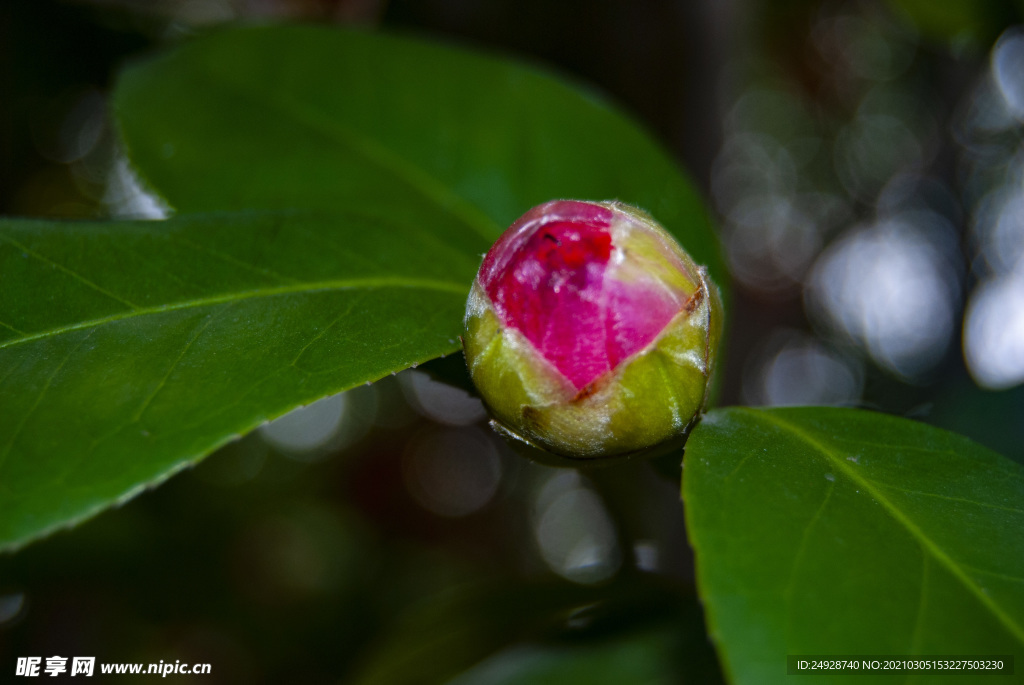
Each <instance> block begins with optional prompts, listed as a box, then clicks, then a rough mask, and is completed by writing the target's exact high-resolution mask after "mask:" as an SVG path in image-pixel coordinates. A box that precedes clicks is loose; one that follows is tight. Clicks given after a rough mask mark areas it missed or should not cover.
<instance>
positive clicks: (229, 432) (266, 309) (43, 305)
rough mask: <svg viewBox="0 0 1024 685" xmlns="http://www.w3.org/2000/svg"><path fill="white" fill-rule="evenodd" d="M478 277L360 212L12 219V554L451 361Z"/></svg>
mask: <svg viewBox="0 0 1024 685" xmlns="http://www.w3.org/2000/svg"><path fill="white" fill-rule="evenodd" d="M475 268H476V264H475V260H474V259H473V258H472V257H471V256H468V255H465V254H463V253H460V252H458V251H456V250H453V249H451V248H448V247H447V246H445V245H443V244H441V243H439V242H438V241H436V240H435V239H434V238H433V237H432V236H429V235H424V234H421V233H417V232H415V231H409V230H406V229H404V228H403V227H401V226H391V225H387V224H384V223H382V222H381V221H380V220H378V219H368V218H366V217H361V216H358V215H328V214H299V213H294V212H292V213H285V212H276V213H274V212H263V213H248V214H242V213H239V214H235V215H230V216H229V215H218V216H208V217H189V218H179V219H173V220H171V221H167V222H123V223H95V224H92V223H82V224H71V223H54V222H46V221H18V220H0V274H3V283H2V287H0V426H3V431H2V432H0V484H2V486H3V487H2V488H0V548H10V547H17V546H20V545H22V544H24V543H25V542H27V541H28V540H31V539H32V538H34V537H37V536H39V535H42V534H45V533H46V532H48V531H50V530H52V529H54V528H57V527H60V526H62V525H66V524H67V523H73V522H76V521H78V520H81V519H82V518H84V517H87V516H89V515H91V514H92V513H94V512H96V511H97V510H99V509H101V508H103V507H106V506H109V505H110V504H111V503H113V502H115V501H121V500H123V499H125V498H127V497H130V496H132V495H133V494H135V493H136V492H137V491H138V490H139V489H140V488H142V487H144V486H147V485H152V484H153V483H155V482H159V481H160V480H163V479H164V478H166V477H167V476H169V475H170V474H172V473H174V472H175V471H177V470H179V469H181V468H182V467H183V466H185V465H187V464H188V463H190V462H194V461H196V460H197V459H199V458H200V457H202V456H204V455H206V454H207V453H209V452H210V451H212V450H213V449H214V448H216V447H217V446H218V445H221V444H223V443H225V442H227V441H230V440H232V439H235V438H237V437H239V436H240V435H242V434H244V433H245V432H247V431H249V430H251V429H253V428H255V427H256V426H258V425H259V424H260V423H262V422H264V421H266V420H268V419H270V418H274V417H276V416H278V415H280V414H282V413H284V412H286V411H288V410H289V409H292V408H294V407H296V406H298V405H300V404H304V403H307V402H310V401H312V400H313V399H316V398H318V397H322V396H324V395H328V394H331V393H336V392H339V391H341V390H345V389H346V388H350V387H352V386H354V385H357V384H359V383H364V382H368V381H372V380H375V379H377V378H380V377H381V376H383V375H385V374H387V373H389V372H393V371H398V370H401V369H404V368H406V367H407V366H409V365H410V364H412V363H414V362H423V361H426V360H428V359H431V358H433V357H437V356H440V355H443V354H447V353H450V352H452V351H454V350H455V349H457V347H458V343H457V340H456V336H457V335H458V331H459V330H460V328H461V319H462V310H463V307H464V306H465V298H466V293H467V284H468V283H469V281H470V280H471V279H472V277H473V273H474V271H475Z"/></svg>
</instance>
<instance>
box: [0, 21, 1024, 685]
mask: <svg viewBox="0 0 1024 685" xmlns="http://www.w3.org/2000/svg"><path fill="white" fill-rule="evenodd" d="M322 64H329V65H331V69H330V70H329V72H324V71H320V70H317V69H314V68H311V67H313V66H315V65H322ZM327 73H329V75H330V78H329V80H325V76H324V75H325V74H327ZM352 103H359V104H360V106H358V107H354V106H352ZM113 104H114V111H115V115H116V121H117V125H118V127H119V133H120V136H121V142H122V144H123V148H124V151H125V152H126V154H127V156H128V158H129V160H130V162H131V164H132V165H133V167H134V169H135V170H136V171H137V173H138V175H139V177H140V178H141V180H142V182H143V183H144V184H145V185H146V186H147V187H148V189H150V190H151V191H152V192H153V193H154V194H156V195H158V196H159V197H160V198H161V199H162V200H163V201H164V202H165V203H166V205H167V206H168V207H169V209H170V212H171V216H170V218H168V219H166V220H163V221H114V220H111V221H97V222H82V223H77V222H59V221H48V220H34V219H16V218H5V219H2V220H0V548H2V549H4V550H7V551H16V550H18V549H20V548H22V547H24V546H25V545H27V544H29V543H31V542H32V541H34V540H37V539H39V538H41V537H44V536H46V535H49V534H50V533H53V532H54V531H57V530H59V529H63V528H67V527H70V526H74V525H76V524H78V523H80V522H82V521H84V520H86V519H88V518H90V517H92V516H94V515H95V514H97V513H98V512H100V511H103V510H104V509H107V508H109V507H111V506H114V505H116V504H118V503H121V502H124V501H125V500H127V499H129V498H131V497H134V496H135V495H137V494H138V493H140V492H141V491H143V490H144V489H146V488H149V487H152V486H155V485H157V484H159V483H160V482H162V481H164V480H165V479H167V478H169V477H170V476H171V475H173V474H174V473H176V472H177V471H179V470H181V469H182V468H184V467H186V466H188V465H190V464H193V463H195V462H197V461H199V460H201V459H203V458H204V457H205V456H207V455H209V454H210V453H211V452H213V451H214V450H216V449H217V448H218V447H220V446H222V445H225V444H226V443H229V442H232V441H234V440H236V439H238V438H239V437H240V436H242V435H244V434H246V433H248V432H249V431H252V430H253V429H254V428H256V427H258V426H260V425H262V424H264V423H265V422H266V421H268V420H269V419H272V418H275V417H278V416H280V415H282V414H285V413H286V412H288V411H290V410H292V409H294V408H296V407H299V406H301V405H304V404H308V403H310V402H312V401H314V400H317V399H319V398H321V397H325V396H327V395H330V394H334V393H338V392H341V391H344V390H347V389H349V388H353V387H356V386H359V385H362V384H364V383H368V382H373V381H376V380H378V379H381V378H383V377H385V376H388V375H389V374H392V373H395V372H397V371H401V370H403V369H406V368H409V367H411V366H414V365H417V364H422V363H425V362H428V361H430V360H434V359H438V358H441V357H445V356H448V355H457V354H459V353H460V347H461V346H460V337H462V338H463V339H464V346H465V355H466V359H467V362H468V366H469V369H470V372H471V374H472V377H473V379H474V381H475V382H476V384H477V386H478V388H479V391H480V394H481V395H482V397H483V399H484V400H485V402H486V404H487V405H488V407H489V409H490V411H491V412H492V416H493V419H494V422H495V424H496V425H497V426H499V427H500V428H501V429H502V430H503V431H504V432H506V433H508V434H511V435H513V436H515V437H516V438H517V439H522V440H524V441H526V442H528V443H529V444H530V445H532V446H533V447H534V448H537V449H541V450H546V451H549V452H553V453H554V454H555V455H556V456H557V457H559V458H562V459H567V460H582V459H585V460H587V462H585V463H588V464H589V463H595V464H596V463H600V462H602V461H605V460H608V459H609V458H612V459H613V460H614V459H623V458H625V457H628V456H632V458H634V459H639V458H643V450H646V449H650V448H655V447H657V446H658V445H659V444H662V443H663V441H666V440H668V441H670V442H669V444H670V445H671V444H672V443H671V440H673V439H675V440H680V439H681V438H683V437H685V438H686V443H685V447H682V446H679V445H675V446H674V447H672V451H671V453H670V456H669V459H670V460H671V461H674V463H675V464H676V465H677V466H678V464H679V463H681V464H682V466H683V469H682V479H681V493H682V503H681V505H680V508H679V513H680V516H685V522H686V528H687V531H688V534H689V537H690V542H691V544H692V546H693V548H694V551H695V555H696V571H697V586H698V590H699V595H700V599H701V601H702V603H703V605H704V610H705V615H706V619H707V625H708V631H709V634H710V635H711V637H712V638H713V641H714V644H715V647H716V649H717V652H718V656H719V659H720V662H721V664H722V667H723V670H724V672H725V674H726V676H727V677H728V678H729V679H731V680H732V681H733V682H737V683H771V682H784V681H786V680H787V677H788V676H787V675H786V672H787V661H786V657H787V655H843V654H845V655H859V654H876V655H940V654H946V655H1004V656H1006V655H1012V656H1016V657H1017V661H1018V663H1017V666H1016V667H1017V668H1020V667H1021V663H1022V662H1021V659H1022V657H1024V581H1022V577H1021V576H1022V570H1024V532H1022V531H1024V469H1022V468H1021V467H1020V466H1019V465H1017V464H1016V463H1014V462H1012V461H1010V460H1008V459H1006V458H1004V457H1002V456H1000V455H998V454H996V453H994V452H991V451H989V450H988V449H985V448H983V447H981V446H979V445H977V444H975V443H973V442H971V441H969V440H967V439H966V438H963V437H960V436H958V435H955V434H951V433H948V432H945V431H942V430H939V429H937V428H933V427H929V426H926V425H923V424H920V423H916V422H913V421H910V420H906V419H902V418H896V417H892V416H886V415H882V414H877V413H872V412H869V411H862V410H854V409H839V408H822V407H802V408H786V409H755V408H747V407H730V408H711V409H710V410H709V411H707V413H704V414H702V413H701V412H702V410H703V409H705V408H706V405H707V403H708V396H709V394H710V395H711V396H712V398H713V392H710V391H709V387H713V384H712V385H711V386H709V379H710V378H711V375H712V371H713V368H714V367H715V366H716V363H717V365H719V366H720V365H722V364H727V363H728V360H716V341H717V338H718V336H719V328H720V326H721V325H722V320H723V312H728V301H729V298H728V293H727V292H722V293H721V294H722V299H723V300H724V301H725V306H724V307H723V305H722V302H721V300H720V299H719V291H718V288H717V287H716V286H715V285H714V283H717V284H718V285H719V286H725V285H726V284H727V283H728V274H727V272H726V270H725V268H724V266H723V262H722V260H721V257H720V255H719V252H718V249H717V242H716V237H715V234H714V231H713V229H712V226H711V223H710V221H709V219H708V216H707V214H706V212H705V210H704V209H703V206H702V203H701V201H700V199H699V198H698V196H697V195H696V194H695V192H694V191H693V189H692V188H691V186H690V184H689V182H688V181H687V179H686V178H685V177H684V176H683V175H682V174H681V173H680V171H679V170H678V169H677V167H676V166H675V165H674V163H673V162H672V161H671V159H670V158H669V156H668V155H667V154H666V153H664V152H663V151H662V150H661V149H660V148H659V147H658V146H657V145H656V144H655V143H654V142H652V141H651V139H650V138H649V137H647V136H646V135H645V134H644V133H643V132H642V131H641V130H640V129H639V128H638V127H637V126H635V125H634V124H633V123H632V122H631V121H630V120H629V119H627V118H626V117H624V116H623V115H621V114H620V113H618V112H617V111H615V110H614V109H613V108H611V107H609V106H607V105H605V104H603V103H602V102H600V101H599V100H597V99H595V98H594V97H593V96H592V95H591V94H588V93H584V92H582V91H581V90H578V89H577V88H575V87H573V86H571V85H567V84H565V83H563V82H562V81H561V80H559V79H557V78H555V77H552V76H550V75H548V74H545V73H543V72H541V71H539V70H536V69H534V68H530V67H525V66H522V65H519V64H515V63H512V62H508V61H504V60H500V59H496V58H493V57H488V56H482V55H477V54H473V53H470V52H466V51H463V50H460V49H454V48H451V47H446V46H442V45H436V44H433V43H429V42H422V41H419V40H413V39H409V38H399V37H393V36H389V35H379V34H368V33H361V32H347V31H340V30H329V29H323V28H308V27H275V26H264V27H250V28H242V29H234V30H227V31H221V32H216V33H213V34H210V35H207V36H204V37H201V38H198V39H195V40H193V41H190V42H187V43H185V44H184V45H181V46H180V47H177V48H175V49H173V50H171V51H169V52H166V53H164V54H161V55H158V56H156V57H153V58H151V59H147V60H144V61H141V62H138V63H136V64H133V65H131V66H130V67H128V68H127V69H125V70H124V71H123V73H122V74H121V76H120V79H119V81H118V83H117V87H116V90H115V92H114V97H113ZM538 113H543V114H544V116H539V114H538ZM496 132H497V133H496ZM531 207H533V208H534V209H530V208H531ZM517 217H521V218H519V219H518V220H517ZM508 226H511V228H510V229H508V231H507V232H504V233H503V231H504V230H505V228H506V227H508ZM495 241H497V243H496V244H495ZM676 241H678V243H679V244H680V245H682V246H683V248H680V247H679V246H678V245H677V244H676ZM492 245H493V247H492ZM485 253H487V256H486V257H485V258H484V260H483V263H482V266H481V255H483V254H485ZM699 265H700V266H699ZM478 272H479V273H478ZM467 299H468V302H469V305H468V312H467ZM39 303H45V306H39ZM724 335H726V336H727V335H728V328H727V327H726V329H725V333H724ZM712 404H713V403H712ZM661 459H662V460H663V459H665V458H664V457H661ZM571 463H575V464H581V463H584V462H581V461H571ZM615 468H616V467H615V466H614V465H612V466H608V467H607V468H606V469H604V473H605V474H608V473H614V469H615ZM674 476H675V477H676V478H678V477H679V472H678V469H676V471H675V473H674ZM574 601H575V600H574ZM590 601H591V599H587V600H586V602H590ZM526 603H527V604H528V603H529V602H526ZM580 603H584V602H583V600H580ZM808 677H809V680H808V682H817V680H816V678H815V676H808ZM904 677H905V676H897V677H895V678H894V679H893V682H904ZM1013 677H1014V676H1008V675H992V676H986V680H985V682H989V678H991V682H1003V680H1001V679H1006V681H1007V682H1009V681H1011V680H1012V678H1013ZM1018 677H1019V676H1018ZM921 679H922V682H925V681H926V682H946V681H955V682H961V681H962V679H963V676H962V675H947V674H946V673H938V672H935V673H931V674H928V675H925V676H921ZM822 681H830V680H829V679H828V678H827V677H823V680H822Z"/></svg>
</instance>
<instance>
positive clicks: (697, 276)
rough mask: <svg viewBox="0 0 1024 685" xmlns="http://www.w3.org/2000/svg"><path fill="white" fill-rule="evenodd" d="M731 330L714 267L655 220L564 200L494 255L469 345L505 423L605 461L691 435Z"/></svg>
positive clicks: (484, 274) (519, 228)
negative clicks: (698, 260)
mask: <svg viewBox="0 0 1024 685" xmlns="http://www.w3.org/2000/svg"><path fill="white" fill-rule="evenodd" d="M721 324H722V304H721V299H720V297H719V294H718V290H717V288H716V287H715V286H714V285H713V284H712V283H711V282H710V281H709V280H708V277H707V273H706V271H705V269H704V268H703V267H700V266H697V265H696V264H695V263H694V262H693V260H692V259H691V258H690V256H689V255H688V254H686V252H684V251H683V249H682V248H680V247H679V245H678V244H677V243H676V241H675V240H674V239H673V238H672V237H671V236H670V235H669V234H668V232H666V231H665V229H663V228H662V227H661V226H660V225H658V223H657V222H655V221H654V219H652V218H651V217H650V216H649V215H648V214H646V213H645V212H643V211H641V210H639V209H637V208H635V207H631V206H628V205H624V204H621V203H618V202H578V201H574V200H556V201H553V202H548V203H546V204H543V205H540V206H538V207H534V208H533V209H531V210H530V211H529V212H527V213H526V214H525V215H523V216H522V217H521V218H520V219H519V220H518V221H516V222H515V223H514V224H512V226H511V227H510V228H509V229H508V230H507V231H505V233H503V234H502V236H501V237H500V238H498V242H496V243H495V244H494V246H493V247H492V248H491V250H490V252H488V253H487V255H486V256H485V257H484V261H483V265H482V266H481V267H480V272H479V273H478V274H477V277H476V279H475V280H474V282H473V287H472V290H471V291H470V295H469V302H468V303H467V305H466V333H465V335H464V336H463V346H464V349H465V352H466V362H467V364H468V365H469V372H470V375H471V376H472V378H473V382H474V383H475V384H476V387H477V389H478V390H479V392H480V394H481V396H482V397H483V399H484V402H485V403H486V404H487V406H488V408H489V409H490V411H491V414H492V416H493V418H494V423H495V425H496V427H498V428H500V429H503V430H504V431H505V432H507V433H510V434H512V435H513V436H514V437H518V438H520V439H522V440H524V441H526V442H528V443H530V444H532V445H534V446H537V447H541V448H544V449H546V450H548V451H550V452H554V453H556V454H560V455H563V456H567V457H577V458H587V457H603V456H610V455H618V454H626V453H630V452H635V451H637V450H641V449H644V448H647V447H651V446H653V445H656V444H658V443H660V442H662V441H664V440H667V439H669V438H672V437H675V436H680V435H683V434H684V433H685V432H686V430H687V429H688V427H689V426H690V424H691V423H692V421H693V419H694V418H695V417H696V416H697V415H698V413H699V412H700V411H701V409H703V407H704V405H705V403H706V401H707V396H708V388H709V385H710V383H709V380H710V377H711V372H712V367H713V366H714V357H715V348H716V346H717V343H718V338H719V333H720V330H721Z"/></svg>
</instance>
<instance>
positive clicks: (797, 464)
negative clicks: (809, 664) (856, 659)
mask: <svg viewBox="0 0 1024 685" xmlns="http://www.w3.org/2000/svg"><path fill="white" fill-rule="evenodd" d="M683 499H684V503H685V506H686V518H687V525H688V529H689V533H690V540H691V543H692V544H693V546H694V549H695V550H696V556H697V572H698V585H699V589H700V592H701V595H702V597H703V600H704V602H705V607H706V611H707V613H708V621H709V626H710V629H711V632H712V635H713V636H714V638H715V640H716V641H717V643H718V647H719V653H720V655H721V658H722V660H723V665H724V667H725V669H726V671H727V672H729V673H730V674H731V676H732V677H733V679H734V681H735V682H737V683H758V684H760V683H783V682H789V680H788V678H789V676H787V675H786V655H787V654H1015V656H1016V661H1017V666H1016V668H1017V669H1019V668H1020V664H1021V663H1024V662H1022V659H1024V468H1021V466H1020V465H1018V464H1016V463H1014V462H1011V461H1010V460H1008V459H1006V458H1004V457H1001V456H1000V455H998V454H996V453H994V452H991V451H989V450H987V449H985V448H983V447H981V446H979V445H977V444H975V443H972V442H971V441H969V440H967V439H966V438H963V437H960V436H958V435H955V434H952V433H947V432H945V431H942V430H939V429H936V428H932V427H929V426H926V425H923V424H919V423H915V422H912V421H908V420H905V419H900V418H895V417H891V416H885V415H881V414H875V413H870V412H866V411H857V410H852V409H826V408H794V409H772V410H757V409H742V408H733V409H725V410H718V411H713V412H711V413H710V414H708V415H707V416H706V417H705V418H704V420H703V421H702V422H701V423H700V425H699V426H698V427H697V428H696V429H695V430H694V432H693V434H692V436H691V437H690V440H689V442H688V443H687V446H686V455H685V458H684V469H683ZM1018 673H1019V670H1018ZM963 677H964V676H962V675H949V676H945V675H940V674H930V675H929V676H928V677H927V678H925V679H922V682H925V681H927V682H947V681H949V682H962V681H963ZM968 679H969V678H968ZM984 680H985V682H993V683H995V682H1006V681H1008V680H1009V681H1013V679H1012V677H1009V676H986V677H985V678H984ZM800 682H832V680H829V679H828V678H822V679H820V680H818V679H816V678H815V677H813V676H805V677H801V678H800ZM872 682H875V681H874V680H873V681H872ZM879 682H890V681H888V680H885V679H884V678H880V679H879ZM891 682H907V677H906V676H897V677H894V678H893V679H892V680H891ZM1013 682H1018V681H1013Z"/></svg>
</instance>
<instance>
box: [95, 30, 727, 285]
mask: <svg viewBox="0 0 1024 685" xmlns="http://www.w3.org/2000/svg"><path fill="white" fill-rule="evenodd" d="M115 106H116V110H117V114H118V120H119V122H120V126H121V131H122V134H123V137H124V140H125V143H126V146H127V149H128V152H129V154H130V156H131V159H132V161H133V162H134V164H135V165H136V167H137V168H138V170H139V171H140V172H141V174H142V175H143V176H144V177H145V178H146V179H147V180H148V181H149V183H150V184H151V185H152V186H153V187H154V188H155V189H156V190H157V192H158V193H160V194H161V195H162V196H163V197H164V198H165V199H166V200H167V201H168V202H169V203H170V204H171V205H172V206H173V207H175V208H177V209H178V210H180V211H196V210H199V211H208V210H224V209H251V208H254V207H259V208H288V207H302V208H309V207H317V208H328V209H334V208H337V207H339V206H340V207H346V208H350V207H358V208H360V209H361V210H362V211H365V212H373V213H375V214H379V215H382V216H388V217H391V218H393V219H394V220H396V221H399V222H401V223H404V224H407V225H411V226H417V227H420V228H421V229H423V230H427V231H429V232H431V233H433V234H434V235H436V236H437V237H438V238H439V239H442V240H446V241H450V242H453V243H455V244H458V245H460V246H463V247H465V248H466V249H468V250H471V251H473V252H475V253H478V254H479V253H482V252H484V251H485V250H486V249H487V248H488V247H489V246H490V244H491V242H493V241H494V239H495V238H497V237H498V234H499V233H500V232H501V230H503V229H504V228H505V227H506V226H508V225H509V224H511V223H512V221H513V220H515V219H516V218H517V217H518V216H520V215H521V214H523V213H524V212H525V211H526V210H527V209H529V208H530V207H532V206H534V205H537V204H540V203H542V202H546V201H548V200H552V199H555V198H576V199H589V200H605V199H619V200H622V201H624V202H629V203H632V204H636V205H639V206H641V207H643V208H645V209H647V210H648V211H650V212H651V213H652V214H653V215H654V217H655V218H657V219H658V220H659V221H660V222H662V223H663V224H664V225H665V226H666V227H667V228H668V229H669V230H671V231H673V232H674V233H675V234H676V236H677V237H678V238H680V240H681V242H682V243H683V245H684V247H686V249H687V250H688V251H689V252H690V253H691V254H692V255H693V257H694V258H695V259H696V260H697V261H698V262H699V263H703V264H708V265H710V267H711V269H712V273H713V275H715V276H716V278H717V279H718V281H719V282H720V283H724V282H725V273H724V270H723V269H722V268H721V263H720V261H719V257H718V252H717V249H716V242H715V238H714V234H713V232H712V230H711V228H710V225H709V223H708V220H707V216H706V214H705V212H704V209H703V207H702V204H701V202H700V200H699V198H698V197H697V195H696V194H695V192H694V191H693V189H692V187H691V185H690V184H689V183H688V182H687V180H686V179H685V178H684V177H683V176H682V175H681V174H680V172H679V170H678V167H677V166H676V165H675V164H674V163H673V162H672V160H671V159H670V158H669V157H668V156H667V155H666V154H665V153H664V152H662V151H661V150H660V149H659V147H658V146H657V145H656V144H655V143H653V142H652V141H651V139H650V138H649V137H648V136H646V135H645V134H644V133H643V132H642V131H640V130H639V129H638V128H637V127H636V125H635V124H633V123H631V122H630V121H629V120H628V119H626V118H625V117H623V116H622V115H621V114H619V113H617V112H616V111H614V110H613V109H611V108H609V107H608V106H607V105H605V104H604V103H602V102H601V100H600V99H599V98H597V97H595V96H593V95H591V94H588V93H586V92H583V91H580V90H577V89H573V88H570V87H568V86H567V85H565V84H564V83H563V82H561V81H559V80H557V79H555V78H552V77H551V76H548V75H546V74H544V73H542V72H540V71H538V70H536V69H533V68H529V67H525V66H522V65H519V64H514V63H510V62H506V61H502V60H499V59H496V58H493V57H489V56H484V55H479V54H474V53H470V52H467V51H464V50H459V49H455V48H451V47H447V46H443V45H437V44H433V43H430V42H426V41H421V40H413V39H409V38H400V37H395V36H388V35H380V34H371V33H361V32H354V31H340V30H337V29H328V28H319V27H296V26H291V27H280V26H277V27H252V28H244V29H237V30H234V31H229V32H224V33H217V34H213V35H210V36H206V37H204V38H201V39H199V40H196V41H194V42H192V43H189V44H187V45H185V46H183V47H182V48H180V49H178V50H175V51H173V52H170V53H168V54H166V55H164V56H161V57H159V58H157V59H155V60H151V61H148V62H143V63H142V64H140V65H138V66H134V67H132V68H130V69H128V70H126V71H125V73H124V74H123V76H122V78H121V80H120V83H119V84H118V89H117V92H116V96H115Z"/></svg>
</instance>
